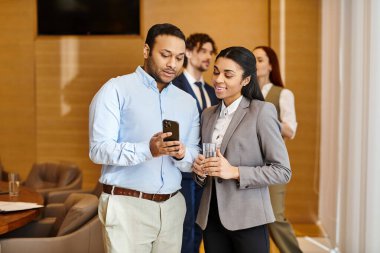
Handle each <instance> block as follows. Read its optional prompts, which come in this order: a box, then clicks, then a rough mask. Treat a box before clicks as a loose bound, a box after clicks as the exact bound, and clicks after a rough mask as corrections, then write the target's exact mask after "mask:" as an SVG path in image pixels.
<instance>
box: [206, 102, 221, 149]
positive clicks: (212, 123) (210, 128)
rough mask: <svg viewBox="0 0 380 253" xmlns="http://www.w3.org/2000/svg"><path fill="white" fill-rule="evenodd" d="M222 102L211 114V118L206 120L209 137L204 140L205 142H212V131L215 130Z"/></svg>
mask: <svg viewBox="0 0 380 253" xmlns="http://www.w3.org/2000/svg"><path fill="white" fill-rule="evenodd" d="M220 108H221V103H220V104H219V105H218V106H216V107H215V110H214V111H213V113H212V114H211V115H210V118H209V120H208V121H207V122H206V126H205V127H206V129H205V135H204V136H207V138H205V139H204V140H203V142H206V143H210V142H212V133H213V132H214V128H215V124H216V121H217V120H218V117H219V114H220Z"/></svg>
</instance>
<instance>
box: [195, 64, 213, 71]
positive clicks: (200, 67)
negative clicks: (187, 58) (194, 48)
mask: <svg viewBox="0 0 380 253" xmlns="http://www.w3.org/2000/svg"><path fill="white" fill-rule="evenodd" d="M209 66H210V63H209V65H208V66H207V67H203V63H201V64H200V65H199V66H198V68H197V69H198V71H200V72H206V71H207V70H208V67H209Z"/></svg>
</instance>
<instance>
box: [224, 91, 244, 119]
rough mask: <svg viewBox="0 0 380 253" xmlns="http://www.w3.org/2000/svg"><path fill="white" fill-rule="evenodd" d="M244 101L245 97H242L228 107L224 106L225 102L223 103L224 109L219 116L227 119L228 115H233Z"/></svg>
mask: <svg viewBox="0 0 380 253" xmlns="http://www.w3.org/2000/svg"><path fill="white" fill-rule="evenodd" d="M242 99H243V96H240V97H239V98H238V99H236V100H235V101H234V102H233V103H232V104H230V105H229V106H228V107H226V105H225V104H224V101H222V108H221V110H220V114H219V116H221V117H226V116H227V115H231V114H233V113H234V112H235V111H236V110H237V108H238V107H239V104H240V102H241V100H242Z"/></svg>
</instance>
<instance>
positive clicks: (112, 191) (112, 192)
mask: <svg viewBox="0 0 380 253" xmlns="http://www.w3.org/2000/svg"><path fill="white" fill-rule="evenodd" d="M114 191H115V186H114V185H112V190H111V195H114Z"/></svg>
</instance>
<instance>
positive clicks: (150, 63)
mask: <svg viewBox="0 0 380 253" xmlns="http://www.w3.org/2000/svg"><path fill="white" fill-rule="evenodd" d="M154 66H155V65H154V63H153V61H152V60H151V59H147V69H146V72H147V73H148V74H149V75H150V76H151V77H153V79H154V80H156V82H157V83H162V84H165V85H168V84H169V83H170V82H169V83H167V82H165V81H164V80H162V79H161V77H160V76H159V75H158V74H156V73H155V72H154V71H153V69H154ZM171 81H172V80H171Z"/></svg>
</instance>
